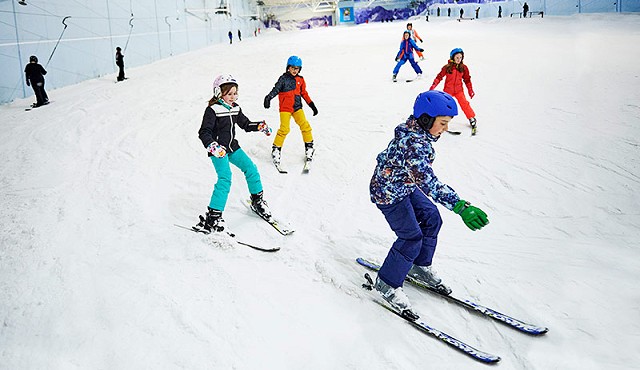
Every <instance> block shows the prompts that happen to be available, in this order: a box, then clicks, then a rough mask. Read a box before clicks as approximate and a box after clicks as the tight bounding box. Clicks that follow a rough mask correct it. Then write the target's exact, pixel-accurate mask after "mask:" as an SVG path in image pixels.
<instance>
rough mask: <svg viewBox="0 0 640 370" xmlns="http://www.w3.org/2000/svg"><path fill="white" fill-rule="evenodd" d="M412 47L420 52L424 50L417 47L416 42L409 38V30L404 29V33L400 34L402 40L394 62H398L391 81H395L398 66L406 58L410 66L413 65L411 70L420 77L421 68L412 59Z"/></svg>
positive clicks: (405, 60)
mask: <svg viewBox="0 0 640 370" xmlns="http://www.w3.org/2000/svg"><path fill="white" fill-rule="evenodd" d="M414 49H415V50H418V51H420V52H423V51H424V49H421V48H419V47H418V45H416V42H415V41H413V40H412V39H411V32H410V31H404V33H403V34H402V41H401V42H400V50H399V51H398V54H396V62H398V63H397V64H396V66H395V68H394V69H393V76H392V79H393V82H395V81H396V77H397V76H398V72H400V67H402V66H403V65H404V64H405V63H406V62H407V60H408V61H409V63H411V67H413V70H414V71H415V72H416V73H417V74H418V76H417V77H416V78H420V77H421V76H422V69H421V68H420V66H419V65H418V63H416V61H415V60H414V59H413V50H414Z"/></svg>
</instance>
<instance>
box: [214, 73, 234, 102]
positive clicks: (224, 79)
mask: <svg viewBox="0 0 640 370" xmlns="http://www.w3.org/2000/svg"><path fill="white" fill-rule="evenodd" d="M224 84H236V85H237V84H238V82H237V81H236V79H235V78H233V76H231V75H220V76H218V77H216V79H215V80H213V95H214V96H217V97H220V94H222V90H221V89H220V86H222V85H224Z"/></svg>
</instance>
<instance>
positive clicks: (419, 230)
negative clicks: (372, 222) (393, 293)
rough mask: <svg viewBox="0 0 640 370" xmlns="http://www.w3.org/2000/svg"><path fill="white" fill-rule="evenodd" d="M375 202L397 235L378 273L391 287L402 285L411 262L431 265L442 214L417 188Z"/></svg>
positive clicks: (419, 264)
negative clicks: (397, 199) (388, 201)
mask: <svg viewBox="0 0 640 370" xmlns="http://www.w3.org/2000/svg"><path fill="white" fill-rule="evenodd" d="M377 206H378V209H380V211H382V214H384V217H385V219H386V220H387V222H388V223H389V226H391V229H392V230H393V232H395V234H396V236H397V237H398V239H397V240H396V241H395V242H394V243H393V246H392V247H391V250H390V251H389V254H387V258H386V259H385V260H384V263H383V264H382V266H381V267H380V272H378V276H379V277H380V279H382V281H384V282H385V283H387V284H389V285H390V286H391V287H393V288H397V287H399V286H402V283H403V282H404V278H405V277H406V276H407V273H408V272H409V270H410V269H411V266H412V265H413V264H415V265H418V266H430V265H431V262H432V260H433V255H434V253H435V252H436V245H437V244H438V233H439V232H440V227H441V226H442V218H441V217H440V212H439V211H438V208H437V207H436V205H435V204H433V203H432V202H431V200H429V198H427V196H426V195H425V194H424V193H423V192H422V191H420V190H419V189H416V190H415V191H414V192H413V193H411V194H410V195H409V196H407V197H405V198H404V199H403V200H401V201H400V202H397V203H395V204H384V205H382V204H378V205H377Z"/></svg>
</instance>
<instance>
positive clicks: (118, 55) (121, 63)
mask: <svg viewBox="0 0 640 370" xmlns="http://www.w3.org/2000/svg"><path fill="white" fill-rule="evenodd" d="M116 65H117V66H118V69H119V72H118V81H124V78H125V77H124V55H123V54H122V49H120V46H118V47H116Z"/></svg>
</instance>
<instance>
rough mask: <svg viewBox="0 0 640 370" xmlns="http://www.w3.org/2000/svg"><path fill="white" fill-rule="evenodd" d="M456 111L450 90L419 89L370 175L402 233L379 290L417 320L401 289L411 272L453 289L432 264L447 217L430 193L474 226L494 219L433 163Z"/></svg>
mask: <svg viewBox="0 0 640 370" xmlns="http://www.w3.org/2000/svg"><path fill="white" fill-rule="evenodd" d="M457 114H458V108H457V106H456V102H455V101H454V100H453V98H452V97H451V96H450V95H449V94H447V93H444V92H442V91H427V92H423V93H421V94H419V95H418V97H417V98H416V100H415V103H414V105H413V114H412V115H410V116H409V118H408V119H407V121H406V122H405V123H402V124H400V125H398V126H397V127H396V129H395V137H394V138H393V140H391V142H390V143H389V145H388V146H387V148H386V149H385V150H384V151H382V152H381V153H380V154H378V156H377V158H376V161H377V165H376V168H375V171H374V173H373V177H372V178H371V184H370V195H371V201H372V202H373V203H375V204H376V206H377V207H378V209H379V210H380V211H381V212H382V214H383V215H384V217H385V219H386V220H387V222H388V223H389V226H390V227H391V229H392V230H393V231H394V233H395V234H396V236H397V240H396V241H395V242H394V243H393V246H392V247H391V250H390V251H389V253H388V255H387V257H386V258H385V260H384V263H383V264H382V266H381V267H380V271H379V272H378V276H377V278H376V283H375V289H376V291H378V292H379V293H380V294H381V295H382V297H383V298H384V299H385V300H386V301H387V302H389V304H391V305H392V306H393V307H394V308H395V309H397V310H398V311H400V312H402V313H403V314H405V315H406V316H407V317H409V318H413V319H417V318H418V316H417V315H416V314H415V312H413V311H412V310H411V303H410V302H409V298H408V297H407V296H406V294H405V293H404V291H403V290H402V284H403V282H404V279H405V278H406V276H407V275H409V276H411V277H413V278H415V279H418V280H420V281H422V282H424V283H425V284H426V285H428V286H430V287H432V288H434V289H436V290H438V291H440V292H442V293H443V294H450V293H451V289H450V288H449V287H447V286H446V285H444V284H443V283H442V279H441V278H440V277H438V275H437V274H436V272H435V271H434V270H433V269H432V268H431V265H432V262H433V256H434V253H435V250H436V245H437V242H438V233H439V232H440V227H441V226H442V219H441V217H440V212H439V211H438V208H437V207H436V206H435V205H434V204H433V202H432V201H430V200H429V197H431V199H433V200H434V201H435V202H438V203H440V204H441V205H443V206H444V207H445V208H446V209H448V210H450V211H453V212H455V213H456V214H459V215H460V216H461V217H462V220H463V221H464V223H465V225H467V227H469V228H470V229H471V230H479V229H481V228H482V227H484V226H485V225H487V224H488V223H489V220H488V218H487V215H486V213H484V212H483V211H482V210H480V209H479V208H477V207H474V206H472V205H471V204H470V203H469V202H467V201H465V200H462V199H460V196H458V194H457V193H456V192H455V190H453V189H452V188H451V187H450V186H449V185H447V184H445V183H442V182H441V181H440V180H438V178H437V177H436V175H435V173H434V171H433V168H432V164H433V161H434V159H435V150H434V148H433V144H434V143H435V142H436V141H437V140H438V139H439V138H440V136H441V135H442V133H444V132H445V131H447V129H448V127H449V121H451V119H452V118H453V117H454V116H456V115H457Z"/></svg>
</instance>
